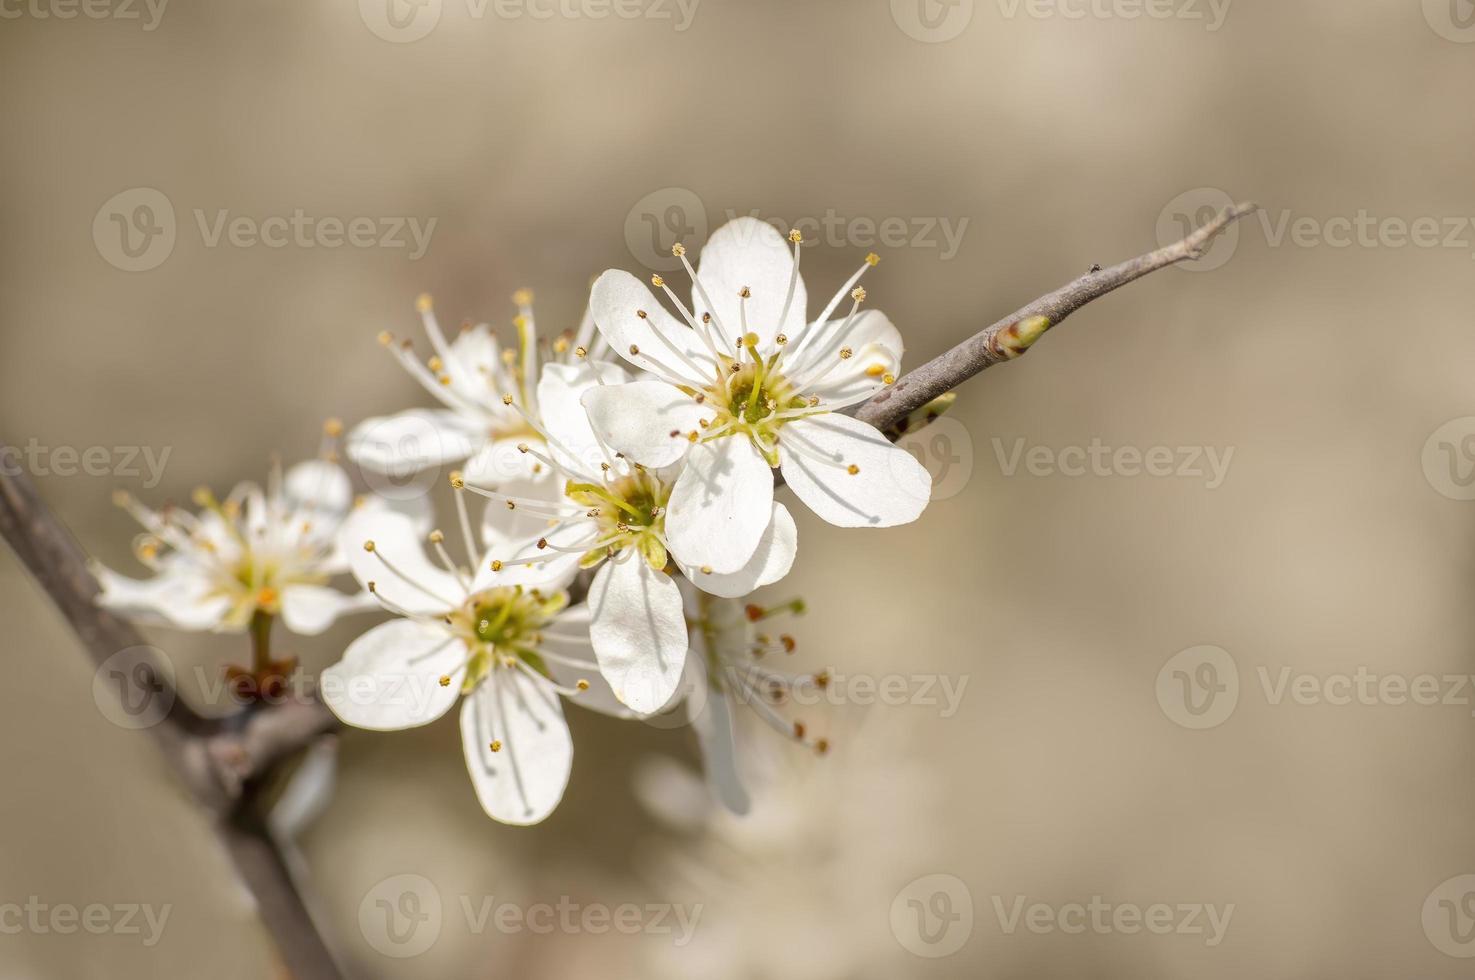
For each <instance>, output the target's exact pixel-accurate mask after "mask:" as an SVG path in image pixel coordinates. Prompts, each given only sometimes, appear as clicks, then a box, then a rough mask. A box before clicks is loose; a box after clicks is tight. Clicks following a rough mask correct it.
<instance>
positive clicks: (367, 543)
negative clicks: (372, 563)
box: [364, 539, 374, 554]
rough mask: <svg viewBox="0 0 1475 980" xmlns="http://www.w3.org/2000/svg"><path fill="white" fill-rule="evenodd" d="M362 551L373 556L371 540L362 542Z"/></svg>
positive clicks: (372, 542)
mask: <svg viewBox="0 0 1475 980" xmlns="http://www.w3.org/2000/svg"><path fill="white" fill-rule="evenodd" d="M364 550H365V551H367V552H369V553H370V554H373V552H374V541H373V539H370V540H368V541H365V542H364Z"/></svg>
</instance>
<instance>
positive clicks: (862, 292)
mask: <svg viewBox="0 0 1475 980" xmlns="http://www.w3.org/2000/svg"><path fill="white" fill-rule="evenodd" d="M850 298H851V299H853V300H855V301H856V302H857V303H864V302H865V301H866V287H864V286H856V287H855V288H854V289H852V290H851V291H850Z"/></svg>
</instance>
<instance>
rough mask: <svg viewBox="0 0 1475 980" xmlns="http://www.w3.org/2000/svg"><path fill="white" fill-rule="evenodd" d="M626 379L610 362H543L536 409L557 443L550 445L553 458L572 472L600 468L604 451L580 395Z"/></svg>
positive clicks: (625, 374)
mask: <svg viewBox="0 0 1475 980" xmlns="http://www.w3.org/2000/svg"><path fill="white" fill-rule="evenodd" d="M596 372H597V373H596ZM629 379H630V375H629V373H628V372H626V371H625V369H624V368H622V367H620V366H619V365H618V364H612V363H609V362H599V361H589V360H585V361H582V362H580V363H578V364H553V363H550V364H547V365H544V367H543V377H542V379H541V380H539V382H538V410H539V412H541V413H542V417H543V427H544V428H545V429H547V430H548V434H549V435H551V436H552V437H553V438H554V440H556V441H557V443H558V445H557V447H556V448H554V449H553V453H554V459H556V460H558V461H559V462H561V463H563V464H564V465H566V466H567V467H568V468H569V469H571V470H573V471H574V472H575V473H583V474H596V473H598V472H599V464H600V463H603V462H605V451H604V450H603V449H602V448H601V447H600V445H599V443H598V441H596V440H595V438H594V430H593V429H592V428H591V427H590V425H589V416H588V414H587V413H586V412H585V411H584V406H583V404H582V403H581V398H582V396H583V395H584V393H585V392H587V391H589V390H591V389H593V388H596V387H598V386H599V385H600V384H605V385H622V384H624V383H625V382H626V381H628V380H629Z"/></svg>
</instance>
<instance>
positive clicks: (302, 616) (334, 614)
mask: <svg viewBox="0 0 1475 980" xmlns="http://www.w3.org/2000/svg"><path fill="white" fill-rule="evenodd" d="M281 599H282V622H283V623H285V624H286V626H287V629H289V630H291V631H292V632H293V633H296V634H297V635H298V636H316V635H317V634H319V633H321V632H323V631H324V630H326V629H327V628H328V627H329V626H332V625H333V623H334V621H335V620H337V619H338V617H339V616H343V615H346V614H348V613H353V612H363V611H364V610H366V609H377V608H379V604H378V603H377V602H375V601H374V597H373V596H371V595H369V594H368V593H367V592H361V593H359V594H357V595H345V594H344V593H342V592H339V591H338V590H337V589H330V588H328V587H327V586H324V585H289V586H287V587H286V588H284V589H283V590H282V596H281Z"/></svg>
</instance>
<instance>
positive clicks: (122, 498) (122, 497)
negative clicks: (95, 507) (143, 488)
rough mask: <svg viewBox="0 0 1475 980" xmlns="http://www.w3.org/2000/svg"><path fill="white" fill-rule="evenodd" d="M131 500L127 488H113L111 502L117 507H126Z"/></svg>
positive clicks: (131, 497)
mask: <svg viewBox="0 0 1475 980" xmlns="http://www.w3.org/2000/svg"><path fill="white" fill-rule="evenodd" d="M132 502H133V496H132V495H131V494H129V492H128V491H127V490H114V491H113V503H114V504H115V505H116V506H118V507H127V506H128V505H129V504H131V503H132Z"/></svg>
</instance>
